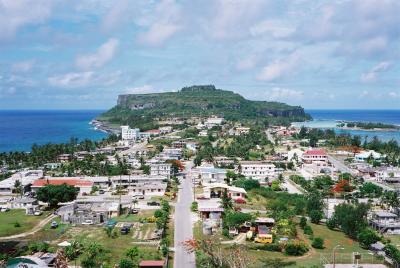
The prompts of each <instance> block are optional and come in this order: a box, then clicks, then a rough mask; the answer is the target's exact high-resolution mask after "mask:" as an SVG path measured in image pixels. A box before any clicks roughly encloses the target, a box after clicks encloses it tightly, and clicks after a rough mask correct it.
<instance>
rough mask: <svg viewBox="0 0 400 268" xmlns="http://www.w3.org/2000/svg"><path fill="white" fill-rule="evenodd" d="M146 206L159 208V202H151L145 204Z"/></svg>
mask: <svg viewBox="0 0 400 268" xmlns="http://www.w3.org/2000/svg"><path fill="white" fill-rule="evenodd" d="M147 205H148V206H159V205H160V203H159V202H156V201H151V202H147Z"/></svg>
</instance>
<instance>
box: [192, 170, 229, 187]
mask: <svg viewBox="0 0 400 268" xmlns="http://www.w3.org/2000/svg"><path fill="white" fill-rule="evenodd" d="M191 176H192V177H193V179H195V180H196V181H197V182H201V183H203V184H204V183H216V182H220V183H222V182H224V181H225V178H226V170H225V169H222V168H214V167H210V166H200V167H196V168H194V169H192V171H191Z"/></svg>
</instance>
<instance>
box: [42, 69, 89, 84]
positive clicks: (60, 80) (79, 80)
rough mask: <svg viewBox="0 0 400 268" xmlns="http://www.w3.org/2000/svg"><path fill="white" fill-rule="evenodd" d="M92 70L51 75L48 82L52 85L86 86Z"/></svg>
mask: <svg viewBox="0 0 400 268" xmlns="http://www.w3.org/2000/svg"><path fill="white" fill-rule="evenodd" d="M93 76H94V72H81V73H67V74H63V75H56V76H51V77H49V78H48V82H49V84H50V85H51V86H54V87H71V88H75V87H82V86H87V85H88V84H89V83H90V82H91V81H92V79H93Z"/></svg>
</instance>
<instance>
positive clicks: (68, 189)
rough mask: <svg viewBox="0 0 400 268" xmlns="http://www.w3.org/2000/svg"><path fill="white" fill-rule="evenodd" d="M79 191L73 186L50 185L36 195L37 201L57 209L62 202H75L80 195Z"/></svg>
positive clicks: (40, 189)
mask: <svg viewBox="0 0 400 268" xmlns="http://www.w3.org/2000/svg"><path fill="white" fill-rule="evenodd" d="M78 192H79V189H78V188H75V187H73V186H70V185H67V184H62V185H51V184H48V185H46V186H44V187H42V188H39V190H38V191H37V193H36V196H37V199H38V200H40V201H42V202H47V203H48V204H49V206H50V207H52V208H54V207H57V205H58V203H60V202H70V201H72V200H75V198H76V196H77V195H78Z"/></svg>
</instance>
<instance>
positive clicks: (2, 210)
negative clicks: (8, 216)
mask: <svg viewBox="0 0 400 268" xmlns="http://www.w3.org/2000/svg"><path fill="white" fill-rule="evenodd" d="M9 210H10V209H9V208H2V209H1V210H0V211H1V212H7V211H9Z"/></svg>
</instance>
